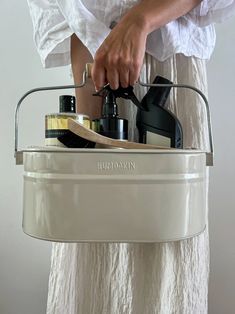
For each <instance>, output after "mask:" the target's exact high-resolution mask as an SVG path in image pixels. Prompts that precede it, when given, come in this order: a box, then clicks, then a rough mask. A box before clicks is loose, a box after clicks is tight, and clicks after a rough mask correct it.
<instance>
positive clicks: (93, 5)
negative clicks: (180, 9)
mask: <svg viewBox="0 0 235 314" xmlns="http://www.w3.org/2000/svg"><path fill="white" fill-rule="evenodd" d="M138 2H139V0H69V1H67V0H28V3H29V8H30V13H31V17H32V21H33V25H34V39H35V43H36V47H37V49H38V52H39V54H40V56H41V60H42V63H43V65H44V66H45V67H53V66H59V65H66V64H69V63H70V53H69V51H70V36H71V34H72V33H76V35H77V36H78V37H79V38H80V40H81V41H82V42H83V43H84V44H85V46H86V47H88V49H89V50H90V52H91V54H92V55H93V56H94V54H95V52H96V50H97V49H98V48H99V46H100V45H101V43H102V42H103V40H104V39H105V38H106V36H107V35H108V34H109V32H110V28H109V27H110V24H111V22H112V21H116V22H118V21H119V20H120V18H121V17H122V16H123V14H125V12H126V11H127V10H129V9H130V8H131V7H132V6H133V5H135V4H136V3H138ZM234 12H235V1H234V0H220V1H217V0H203V1H202V2H201V4H200V5H199V6H198V7H196V8H195V9H193V10H192V11H191V12H189V13H188V14H186V15H185V16H182V17H180V18H179V19H177V20H175V21H172V22H170V23H168V24H167V25H166V26H164V27H162V28H160V29H158V30H156V31H154V32H152V33H151V34H150V35H149V36H148V40H147V47H146V50H147V52H148V53H149V54H150V55H152V56H154V57H155V58H157V59H158V60H160V61H163V60H166V59H167V58H168V57H170V56H172V55H173V54H175V53H183V54H184V55H186V56H196V57H198V58H201V59H209V58H210V56H211V53H212V51H213V49H214V46H215V39H216V36H215V30H214V25H213V23H215V22H220V21H222V20H224V19H225V18H228V17H230V16H231V15H232V14H233V13H234Z"/></svg>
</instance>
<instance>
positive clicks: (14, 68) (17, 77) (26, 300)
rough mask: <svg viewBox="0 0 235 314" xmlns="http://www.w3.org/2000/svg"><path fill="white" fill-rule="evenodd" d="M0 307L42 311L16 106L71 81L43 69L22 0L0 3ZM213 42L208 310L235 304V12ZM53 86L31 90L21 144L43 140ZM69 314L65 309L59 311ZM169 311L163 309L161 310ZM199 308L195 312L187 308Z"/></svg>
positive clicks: (41, 263)
mask: <svg viewBox="0 0 235 314" xmlns="http://www.w3.org/2000/svg"><path fill="white" fill-rule="evenodd" d="M0 12H1V19H0V34H1V36H0V57H1V58H0V102H1V106H0V145H1V146H0V147H1V152H0V160H1V162H0V313H1V314H43V313H45V309H46V299H47V284H48V275H49V265H50V248H51V245H50V243H47V242H43V241H39V240H35V239H32V238H29V237H27V236H26V235H24V234H23V232H22V229H21V220H22V173H23V169H22V166H15V164H14V158H13V150H14V110H15V105H16V102H17V100H18V99H19V97H20V96H21V95H22V94H23V93H24V92H25V91H26V90H28V89H30V88H33V87H36V86H43V85H52V84H53V85H54V84H55V85H56V84H64V83H70V82H71V79H70V78H69V69H68V68H66V67H65V68H57V69H50V70H44V69H42V66H41V63H40V60H39V57H38V55H37V53H36V50H35V47H34V44H33V40H32V25H31V20H30V17H29V14H28V8H27V3H26V1H17V0H12V1H9V0H1V2H0ZM217 34H218V40H217V47H216V50H215V53H214V55H213V57H212V60H211V61H210V62H209V64H208V80H209V94H210V97H209V100H210V104H211V109H212V120H213V129H214V140H215V150H216V159H215V167H214V168H212V169H211V176H210V178H211V179H210V217H209V218H210V245H211V275H210V290H209V313H210V314H222V313H223V314H233V313H234V308H235V295H234V291H235V269H234V268H235V245H234V240H235V227H234V226H235V191H234V177H235V165H234V161H235V147H234V146H235V145H234V144H235V142H234V135H235V123H234V121H235V86H234V83H235V79H234V72H235V19H232V20H230V21H228V22H226V23H224V24H222V25H219V26H218V27H217ZM57 98H58V97H57V93H50V94H45V95H43V94H41V95H39V96H37V97H30V98H29V100H28V101H26V102H25V105H24V106H23V108H22V111H21V114H22V115H21V119H20V125H21V129H20V145H21V146H24V145H31V144H41V139H42V138H43V130H44V121H43V116H44V114H45V113H48V112H52V111H55V110H56V108H57ZM64 314H70V313H64ZM166 314H168V313H166ZM189 314H199V313H189Z"/></svg>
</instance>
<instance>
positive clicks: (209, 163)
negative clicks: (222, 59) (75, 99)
mask: <svg viewBox="0 0 235 314" xmlns="http://www.w3.org/2000/svg"><path fill="white" fill-rule="evenodd" d="M90 71H91V65H87V66H86V70H85V71H84V72H83V77H82V82H81V84H78V85H61V86H49V87H39V88H34V89H31V90H29V91H27V92H26V93H25V94H24V95H23V96H22V97H21V98H20V100H19V101H18V103H17V106H16V111H15V159H16V164H22V163H23V151H19V150H18V134H19V110H20V106H21V104H22V102H23V100H24V99H25V98H26V97H28V96H29V95H31V94H33V93H36V92H41V91H50V90H60V89H74V88H75V89H76V88H81V87H83V86H85V84H86V81H87V78H89V77H90ZM138 83H139V84H140V85H141V86H145V87H152V86H153V87H154V86H156V87H172V88H186V89H191V90H193V91H195V92H197V93H198V94H199V95H200V96H201V97H202V99H203V101H204V104H205V107H206V114H207V122H208V132H209V143H210V151H209V152H206V165H207V166H213V156H214V148H213V137H212V126H211V116H210V107H209V103H208V100H207V98H206V96H205V95H204V94H203V93H202V92H201V91H200V90H199V89H197V88H196V87H193V86H191V85H185V84H148V83H143V82H141V81H138Z"/></svg>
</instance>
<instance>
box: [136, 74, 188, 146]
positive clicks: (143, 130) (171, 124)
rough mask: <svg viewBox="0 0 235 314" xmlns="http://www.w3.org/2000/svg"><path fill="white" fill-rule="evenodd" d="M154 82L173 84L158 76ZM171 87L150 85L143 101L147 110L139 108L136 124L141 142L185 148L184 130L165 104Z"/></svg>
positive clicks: (142, 103)
mask: <svg viewBox="0 0 235 314" xmlns="http://www.w3.org/2000/svg"><path fill="white" fill-rule="evenodd" d="M153 83H154V84H172V82H171V81H169V80H167V79H166V78H164V77H161V76H157V77H156V78H155V80H154V82H153ZM170 90H171V87H155V86H154V87H150V89H149V90H148V92H147V94H146V95H145V96H144V98H143V99H142V101H141V105H142V106H143V107H144V109H145V110H140V109H138V111H137V117H136V125H137V128H138V130H139V142H140V143H146V144H153V145H159V146H166V147H174V148H183V131H182V126H181V124H180V122H179V120H178V119H177V117H176V116H175V115H174V114H173V113H171V112H170V111H169V110H167V109H166V108H165V107H164V106H165V103H166V100H167V98H168V96H169V93H170Z"/></svg>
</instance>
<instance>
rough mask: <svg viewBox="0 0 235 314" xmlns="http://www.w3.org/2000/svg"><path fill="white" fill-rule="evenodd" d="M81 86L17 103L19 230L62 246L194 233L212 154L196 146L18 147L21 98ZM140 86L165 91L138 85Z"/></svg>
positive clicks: (201, 220)
mask: <svg viewBox="0 0 235 314" xmlns="http://www.w3.org/2000/svg"><path fill="white" fill-rule="evenodd" d="M86 79H87V71H85V72H84V76H83V82H82V83H81V84H80V85H69V86H55V87H45V88H37V89H34V90H31V91H29V92H27V93H26V94H25V95H24V96H23V97H22V98H21V99H20V101H19V103H18V105H17V108H16V116H15V158H16V163H17V164H23V165H24V191H23V230H24V232H25V233H26V234H28V235H30V236H32V237H36V238H39V239H43V240H49V241H60V242H165V241H177V240H182V239H186V238H189V237H193V236H196V235H198V234H200V233H201V232H202V231H203V230H204V228H205V224H206V215H207V188H206V177H207V167H208V166H211V165H212V164H213V140H212V131H211V122H210V111H209V106H208V102H207V99H206V97H205V96H204V95H203V94H202V92H201V91H200V90H198V89H196V88H194V87H191V86H187V85H178V84H174V85H171V87H174V88H189V89H192V90H194V91H196V92H198V93H199V94H200V95H201V97H202V98H203V100H204V103H205V105H206V113H207V120H208V130H209V139H210V151H209V152H205V151H201V150H195V149H167V148H166V149H154V150H153V149H151V150H144V149H141V150H140V149H139V150H136V149H135V150H133V149H86V148H85V149H71V148H58V147H47V146H45V147H30V148H26V149H21V150H19V149H18V127H19V125H18V120H19V109H20V105H21V103H22V101H23V100H24V99H25V98H26V97H27V96H28V95H29V94H31V93H33V92H37V91H48V90H55V89H67V88H81V87H83V86H84V85H85V83H86ZM139 84H141V85H143V86H159V87H160V86H166V85H154V84H144V83H141V82H139Z"/></svg>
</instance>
